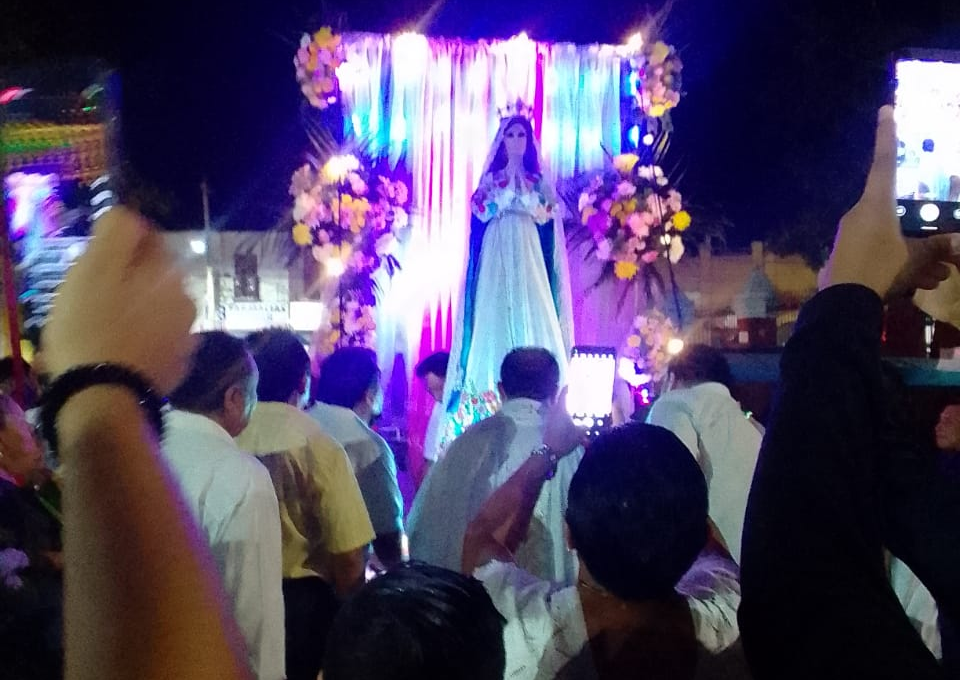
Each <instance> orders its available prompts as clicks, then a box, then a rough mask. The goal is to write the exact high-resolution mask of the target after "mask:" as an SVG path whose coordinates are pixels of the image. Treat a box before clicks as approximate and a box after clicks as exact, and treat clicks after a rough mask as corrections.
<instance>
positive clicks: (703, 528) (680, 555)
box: [566, 423, 707, 601]
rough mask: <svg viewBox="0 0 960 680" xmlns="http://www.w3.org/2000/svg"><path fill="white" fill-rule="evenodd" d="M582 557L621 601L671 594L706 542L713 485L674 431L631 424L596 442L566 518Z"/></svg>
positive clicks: (576, 482) (575, 478) (580, 472)
mask: <svg viewBox="0 0 960 680" xmlns="http://www.w3.org/2000/svg"><path fill="white" fill-rule="evenodd" d="M566 520H567V525H568V526H569V527H570V535H571V538H572V539H573V542H574V545H575V547H576V549H577V552H578V553H579V555H580V558H581V559H582V560H583V562H584V564H585V565H586V566H587V569H588V570H589V571H590V573H591V574H592V575H593V577H594V579H596V581H597V583H598V584H599V585H601V586H602V587H604V588H606V589H607V590H608V591H610V592H611V593H612V594H613V595H615V596H616V597H618V598H620V599H622V600H633V601H639V600H648V599H658V598H663V597H666V596H668V595H670V594H671V593H672V592H673V590H674V588H675V587H676V584H677V582H678V581H679V580H680V578H681V577H682V576H683V575H684V574H685V573H686V572H687V570H689V568H690V566H691V565H692V564H693V562H694V560H695V559H696V557H697V555H698V554H699V552H700V551H701V550H702V549H703V547H704V544H705V543H706V538H707V484H706V481H705V480H704V477H703V473H702V472H701V471H700V467H699V466H698V465H697V462H696V461H695V460H694V458H693V456H691V455H690V452H689V451H688V450H687V448H686V446H684V444H683V443H682V442H681V441H680V440H679V439H678V438H677V437H676V435H674V434H673V433H672V432H670V431H669V430H667V429H665V428H662V427H657V426H655V425H645V424H643V423H631V424H628V425H623V426H621V427H619V428H616V429H614V430H611V431H609V432H606V433H604V434H602V435H600V436H599V437H597V439H596V440H595V441H594V442H593V443H592V444H591V446H590V448H589V450H588V451H587V453H586V455H585V456H584V457H583V460H582V461H581V463H580V467H579V468H578V469H577V472H576V474H574V476H573V480H572V481H571V483H570V492H569V497H568V506H567V512H566Z"/></svg>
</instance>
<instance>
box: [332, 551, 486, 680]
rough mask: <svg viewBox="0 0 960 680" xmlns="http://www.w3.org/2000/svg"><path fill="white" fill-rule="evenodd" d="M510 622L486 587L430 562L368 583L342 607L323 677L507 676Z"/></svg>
mask: <svg viewBox="0 0 960 680" xmlns="http://www.w3.org/2000/svg"><path fill="white" fill-rule="evenodd" d="M503 625H504V620H503V618H502V617H501V616H500V614H499V612H497V610H496V608H495V607H494V606H493V602H492V601H491V600H490V596H489V595H488V594H487V591H486V590H485V589H484V587H483V584H481V583H480V582H479V581H477V580H476V579H474V578H471V577H469V576H464V575H463V574H459V573H457V572H454V571H450V570H448V569H443V568H441V567H434V566H431V565H426V564H405V565H401V566H399V567H396V568H394V569H392V570H391V571H389V572H387V573H386V574H384V575H383V576H380V577H378V578H375V579H374V580H373V581H370V582H369V583H367V584H366V585H365V586H363V588H361V589H360V591H359V592H357V594H356V595H354V596H353V597H352V598H351V599H350V600H349V601H347V603H346V604H345V605H344V606H343V607H342V608H341V609H340V612H339V613H338V614H337V617H336V619H335V620H334V622H333V627H332V629H331V631H330V635H329V637H328V638H327V653H326V658H325V660H324V666H323V677H324V680H419V679H422V678H443V679H444V680H501V679H502V678H503V672H504V666H505V656H504V646H503Z"/></svg>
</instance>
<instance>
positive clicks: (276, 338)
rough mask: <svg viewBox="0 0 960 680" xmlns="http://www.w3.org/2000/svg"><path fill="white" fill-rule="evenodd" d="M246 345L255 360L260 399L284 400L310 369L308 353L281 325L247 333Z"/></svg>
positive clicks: (290, 332)
mask: <svg viewBox="0 0 960 680" xmlns="http://www.w3.org/2000/svg"><path fill="white" fill-rule="evenodd" d="M247 347H248V348H249V349H250V353H251V354H252V355H253V359H254V361H256V362H257V369H258V370H259V371H260V383H259V385H257V398H258V399H259V400H260V401H279V402H287V401H288V400H289V399H290V395H292V394H294V393H295V392H299V391H300V390H301V388H302V387H303V382H304V378H305V377H306V375H307V372H308V371H309V370H310V355H309V354H307V350H305V349H304V348H303V344H302V343H301V342H300V338H298V337H297V335H296V334H295V333H294V332H293V331H289V330H287V329H285V328H266V329H264V330H261V331H256V332H255V333H251V334H250V335H248V336H247Z"/></svg>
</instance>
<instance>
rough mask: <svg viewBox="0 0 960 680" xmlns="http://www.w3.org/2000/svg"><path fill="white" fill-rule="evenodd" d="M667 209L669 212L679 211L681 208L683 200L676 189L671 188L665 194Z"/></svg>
mask: <svg viewBox="0 0 960 680" xmlns="http://www.w3.org/2000/svg"><path fill="white" fill-rule="evenodd" d="M666 204H667V209H668V210H669V211H670V212H675V213H676V212H680V211H681V210H683V202H682V200H681V196H680V192H679V191H677V190H676V189H671V190H670V192H669V193H668V194H667V201H666Z"/></svg>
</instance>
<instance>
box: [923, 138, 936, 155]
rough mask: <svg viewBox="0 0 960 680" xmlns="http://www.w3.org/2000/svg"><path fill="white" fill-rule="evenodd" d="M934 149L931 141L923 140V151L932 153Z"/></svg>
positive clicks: (934, 146)
mask: <svg viewBox="0 0 960 680" xmlns="http://www.w3.org/2000/svg"><path fill="white" fill-rule="evenodd" d="M935 148H936V145H935V144H934V142H933V140H932V139H925V140H923V150H924V151H925V152H927V153H933V150H934V149H935Z"/></svg>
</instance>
